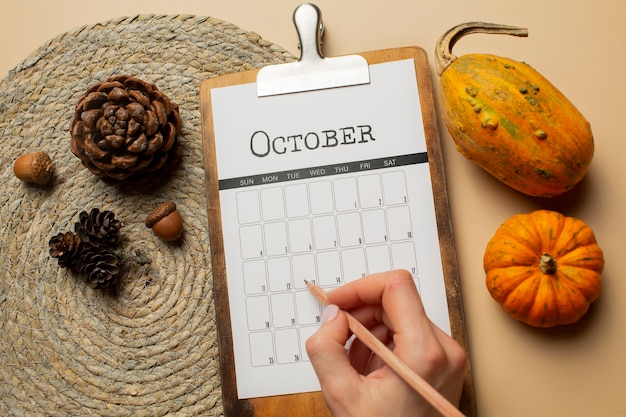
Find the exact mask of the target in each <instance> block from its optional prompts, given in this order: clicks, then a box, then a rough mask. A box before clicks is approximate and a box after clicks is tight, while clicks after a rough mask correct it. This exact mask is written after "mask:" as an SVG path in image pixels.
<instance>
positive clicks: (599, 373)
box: [0, 0, 626, 417]
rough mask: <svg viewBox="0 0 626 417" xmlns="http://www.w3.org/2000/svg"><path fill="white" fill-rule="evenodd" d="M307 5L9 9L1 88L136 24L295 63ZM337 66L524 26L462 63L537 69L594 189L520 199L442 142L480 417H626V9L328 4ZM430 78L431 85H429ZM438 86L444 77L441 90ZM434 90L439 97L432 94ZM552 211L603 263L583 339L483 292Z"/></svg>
mask: <svg viewBox="0 0 626 417" xmlns="http://www.w3.org/2000/svg"><path fill="white" fill-rule="evenodd" d="M298 4H300V1H289V0H265V1H262V2H261V1H250V0H248V1H226V0H221V1H219V2H218V1H210V0H205V1H201V0H196V1H184V2H182V1H173V0H141V1H140V0H108V1H104V2H80V1H76V0H55V1H47V0H46V1H44V0H41V1H29V0H3V2H2V5H1V6H0V7H1V8H2V12H1V13H0V76H2V77H4V76H5V75H6V73H7V71H9V70H10V69H11V68H12V67H13V66H15V65H16V64H18V63H19V62H20V61H21V60H22V59H24V58H26V56H28V54H29V53H30V52H31V51H33V50H35V49H37V48H38V47H39V46H41V45H43V44H44V43H45V42H46V41H47V40H49V39H51V38H53V37H54V36H56V35H58V34H61V33H64V32H68V31H70V30H72V29H73V28H76V27H79V26H82V25H86V24H91V23H96V22H100V21H105V20H109V19H112V18H116V17H120V16H128V15H134V14H139V13H157V14H160V13H162V14H195V15H202V16H212V17H216V18H219V19H222V20H226V21H228V22H231V23H233V24H235V25H237V26H239V27H241V28H242V29H245V30H249V31H254V32H257V33H259V34H260V35H261V36H262V37H264V38H265V39H267V40H269V41H271V42H273V43H276V44H278V45H281V46H283V47H284V48H286V49H287V50H289V51H291V52H293V53H294V54H297V47H296V45H297V36H296V33H295V30H294V27H293V24H292V23H291V16H292V13H293V11H294V9H295V8H296V7H297V5H298ZM316 4H317V5H318V6H319V7H320V8H321V9H322V12H323V17H324V22H325V25H326V37H325V45H324V52H325V54H326V55H327V56H333V55H338V54H346V53H352V52H360V51H366V50H374V49H381V48H393V47H401V46H410V45H418V46H421V47H423V48H424V49H426V50H427V51H428V53H429V57H430V59H431V67H432V68H434V66H433V65H432V62H433V60H432V58H433V50H434V46H435V42H436V40H437V39H438V37H439V36H440V34H441V33H443V32H444V31H445V30H447V29H448V28H450V27H452V26H454V25H456V24H458V23H461V22H466V21H472V20H482V21H489V22H497V23H506V24H513V25H519V26H525V27H527V28H528V29H529V32H530V34H529V37H528V38H526V39H524V38H512V37H504V36H493V35H492V36H489V35H473V36H471V37H468V38H465V39H464V40H462V41H461V42H460V43H459V44H457V46H456V47H455V49H454V52H455V54H457V55H462V54H464V53H469V52H484V53H493V54H497V55H503V56H508V57H511V58H513V59H517V60H523V61H525V62H528V63H529V64H531V65H533V66H534V67H535V68H536V69H537V70H538V71H540V72H541V73H542V74H543V75H545V76H546V77H547V78H548V79H550V80H551V81H552V82H553V83H554V84H555V85H556V86H557V87H558V88H559V89H561V90H562V91H563V92H564V93H565V95H566V96H568V97H569V98H570V100H571V101H572V102H573V103H574V104H575V105H576V106H577V107H578V108H579V110H581V112H582V113H583V114H584V115H585V116H586V117H587V119H588V120H589V121H590V122H591V125H592V128H593V131H594V136H595V141H596V142H595V143H596V153H595V156H594V160H593V163H592V166H591V168H590V170H589V172H588V175H587V177H586V178H585V180H584V181H583V182H582V183H581V184H580V185H579V187H577V188H576V189H575V190H574V191H573V192H571V193H569V194H568V195H566V196H562V197H560V198H557V199H553V200H540V199H533V198H529V197H526V196H523V195H521V194H519V193H517V192H515V191H513V190H511V189H509V188H507V187H506V186H504V185H502V184H500V183H499V182H498V181H496V180H494V179H493V178H491V177H490V176H489V175H488V174H486V173H484V172H483V171H482V170H480V169H479V168H477V167H476V166H474V165H473V164H472V163H471V162H468V161H467V160H466V159H465V158H464V157H463V156H462V155H460V154H459V153H458V152H456V150H455V148H454V146H453V143H452V141H451V139H450V136H449V135H448V134H447V132H445V128H442V129H441V131H442V136H443V137H442V139H443V143H444V152H445V164H446V173H447V182H448V190H449V193H450V201H451V209H452V221H453V225H454V231H455V235H456V241H457V254H458V259H459V263H460V272H461V279H462V290H463V297H464V302H465V313H466V320H467V323H466V324H467V328H468V332H469V339H470V349H471V352H470V353H471V360H472V365H473V369H474V380H475V384H476V390H477V399H478V410H479V415H480V416H482V417H502V416H507V417H517V416H528V415H532V416H568V417H578V416H580V417H583V416H584V417H588V416H602V417H614V416H626V400H625V399H626V384H625V383H624V374H626V359H624V357H623V355H624V353H625V352H626V332H625V330H624V329H625V327H626V326H625V324H624V321H625V320H626V302H625V301H626V279H624V277H623V276H622V272H621V271H622V268H621V267H619V265H618V264H619V260H620V259H623V258H624V250H623V242H622V238H623V237H624V236H626V226H625V225H624V221H623V215H624V213H626V197H625V194H624V192H623V191H624V186H625V184H626V175H625V172H626V168H625V167H626V162H624V155H625V154H626V137H625V134H624V131H625V129H624V123H625V122H626V82H624V80H622V77H624V74H626V56H625V54H624V47H623V44H624V41H626V25H624V18H625V17H626V2H624V1H623V0H599V1H598V0H595V1H592V0H572V1H570V2H562V1H560V0H523V1H519V0H511V1H506V2H504V1H502V2H496V1H493V0H492V1H487V0H473V1H467V0H439V1H426V0H385V1H383V2H379V1H374V0H360V1H355V0H352V1H347V0H344V1H337V0H318V1H317V2H316ZM433 75H434V71H433ZM435 80H436V77H435ZM435 86H437V84H436V81H435ZM537 208H551V209H557V210H560V211H562V212H563V213H565V214H567V215H571V216H575V217H578V218H581V219H582V220H584V221H586V222H587V223H588V224H589V225H590V226H591V227H592V228H593V229H594V230H595V232H596V236H597V238H598V241H599V243H600V245H601V247H602V248H603V250H604V253H605V257H606V268H605V273H604V275H603V278H604V288H603V292H602V295H601V298H600V299H599V300H598V301H597V302H596V303H595V304H594V306H593V308H592V310H591V311H590V313H589V314H588V315H587V316H586V317H585V318H583V320H582V321H581V322H579V323H578V324H577V325H575V326H571V327H568V328H559V329H552V330H536V329H532V328H530V327H528V326H525V325H523V324H520V323H517V322H515V321H513V320H512V319H510V318H509V317H508V316H506V315H505V314H504V313H503V312H502V310H501V309H500V307H499V306H498V305H497V304H496V303H495V302H494V301H492V300H491V298H490V296H489V294H488V293H487V291H486V289H485V285H484V276H483V271H482V255H483V250H484V247H485V245H486V243H487V241H488V240H489V238H490V237H491V235H492V234H493V232H494V231H495V230H496V228H497V227H498V226H499V225H500V224H501V223H502V222H503V221H504V220H506V219H507V218H508V217H509V216H511V215H513V214H517V213H522V212H528V211H530V210H533V209H537Z"/></svg>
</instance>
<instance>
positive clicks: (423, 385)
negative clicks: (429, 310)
mask: <svg viewBox="0 0 626 417" xmlns="http://www.w3.org/2000/svg"><path fill="white" fill-rule="evenodd" d="M305 282H306V285H307V287H308V289H309V291H310V292H311V294H313V296H314V297H315V298H317V299H318V300H319V301H320V302H321V303H322V304H323V305H324V306H327V305H328V304H329V301H328V296H327V295H326V292H324V290H323V289H322V288H321V287H319V286H317V285H315V284H313V283H312V282H309V281H306V280H305ZM343 312H344V314H345V315H346V318H347V319H348V326H349V327H350V330H351V331H352V333H354V335H355V336H356V337H357V338H359V340H360V341H361V342H363V344H364V345H365V346H367V347H368V348H369V349H370V350H371V351H372V353H374V354H375V355H376V356H378V357H379V358H380V359H382V360H383V361H384V362H385V363H386V364H387V366H389V367H390V368H391V369H393V371H394V372H396V374H398V376H399V377H400V378H402V379H403V380H404V381H405V382H406V383H407V384H409V386H410V387H411V388H413V389H414V390H415V391H416V392H417V393H418V394H420V395H421V396H422V397H424V399H426V400H427V401H428V402H429V403H430V404H431V405H432V406H433V407H435V409H437V410H438V411H439V412H440V413H441V414H442V415H443V416H445V417H463V413H461V412H460V411H459V409H458V408H456V407H455V406H454V405H452V403H450V402H449V401H448V400H447V399H446V398H445V397H444V396H443V395H441V394H440V393H439V391H437V390H436V389H434V388H433V387H432V386H431V385H430V384H429V383H428V382H426V380H424V378H422V377H421V376H419V375H418V374H417V373H415V371H413V370H412V369H411V368H409V366H408V365H407V364H405V363H404V362H402V360H400V358H398V357H397V356H396V355H394V354H393V352H392V351H391V350H390V349H389V348H388V347H387V346H386V345H385V344H384V343H383V342H381V341H380V340H378V339H377V338H376V336H374V335H373V334H372V333H371V332H370V331H369V330H368V329H367V328H366V327H365V326H363V325H362V324H361V323H360V322H359V321H358V320H357V319H355V318H354V316H352V314H350V313H348V312H347V311H345V310H343Z"/></svg>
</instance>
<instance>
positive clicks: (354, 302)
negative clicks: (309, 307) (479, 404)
mask: <svg viewBox="0 0 626 417" xmlns="http://www.w3.org/2000/svg"><path fill="white" fill-rule="evenodd" d="M328 299H329V302H330V303H331V304H330V305H329V306H328V307H327V308H326V310H325V311H324V320H323V323H322V326H321V327H320V329H319V330H318V331H317V332H316V333H315V334H314V335H312V336H311V337H310V338H309V339H308V340H307V342H306V348H307V353H308V355H309V358H310V359H311V363H312V364H313V367H314V369H315V372H316V373H317V376H318V378H319V380H320V384H321V386H322V392H323V394H324V398H325V399H326V402H327V404H328V407H329V408H330V410H331V412H332V413H333V416H335V417H350V416H359V417H367V416H377V417H378V416H395V417H403V416H412V417H415V416H420V417H425V416H438V415H439V414H438V413H437V411H436V410H435V409H434V408H433V407H432V406H431V405H430V404H429V403H428V402H427V401H426V400H425V399H424V398H422V397H421V396H420V395H419V394H418V393H416V392H415V391H414V390H413V389H412V388H411V387H409V385H407V384H406V383H405V382H404V381H403V380H402V379H401V378H400V377H399V376H398V375H396V374H395V372H394V371H393V370H391V369H390V368H389V367H388V366H387V365H385V364H384V363H383V362H382V360H381V359H380V358H378V357H377V356H373V355H372V353H371V352H370V351H369V349H368V348H367V347H366V346H365V345H363V344H362V343H361V342H360V341H359V340H358V339H355V340H354V341H352V343H351V345H350V348H349V351H348V353H347V354H346V350H345V344H346V342H347V341H348V339H349V337H350V335H351V334H350V330H349V328H348V321H347V319H346V316H345V314H344V313H343V312H342V311H340V308H341V309H343V310H347V311H349V312H350V313H351V314H352V315H353V316H354V317H355V318H356V319H357V320H359V321H360V322H361V323H362V324H363V325H364V326H365V327H367V328H368V329H369V330H370V332H372V333H373V334H374V335H375V336H376V337H377V338H378V339H379V340H381V341H382V342H383V343H384V344H386V345H387V346H388V347H389V348H390V349H391V350H392V351H393V352H394V354H395V355H396V356H397V357H398V358H399V359H401V360H402V361H403V362H405V363H406V364H407V365H408V366H409V367H410V368H411V369H413V370H414V371H415V372H417V373H418V374H419V375H420V376H422V378H424V379H425V380H426V381H427V382H428V383H429V384H430V385H432V386H433V387H434V388H435V389H436V390H438V391H439V392H440V393H441V394H442V395H443V396H444V397H446V398H447V399H448V401H450V402H452V403H453V404H458V402H459V398H460V395H461V389H462V384H463V375H464V370H465V363H466V360H467V358H466V354H465V351H464V350H463V348H462V347H461V346H460V345H459V344H458V343H456V342H455V341H454V340H453V339H452V338H450V337H449V336H448V335H447V334H445V333H444V332H443V331H442V330H441V329H439V328H438V327H437V326H435V325H434V324H433V323H432V322H431V321H430V320H429V319H428V317H427V316H426V314H425V312H424V308H423V305H422V302H421V299H420V297H419V294H418V292H417V289H416V288H415V283H414V281H413V278H412V277H411V275H410V274H409V273H408V272H407V271H403V270H397V271H391V272H385V273H380V274H373V275H369V276H367V277H364V278H362V279H360V280H357V281H354V282H351V283H349V284H346V285H344V286H342V287H339V288H337V289H335V290H333V291H331V292H329V293H328Z"/></svg>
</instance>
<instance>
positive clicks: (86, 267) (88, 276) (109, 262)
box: [78, 246, 121, 288]
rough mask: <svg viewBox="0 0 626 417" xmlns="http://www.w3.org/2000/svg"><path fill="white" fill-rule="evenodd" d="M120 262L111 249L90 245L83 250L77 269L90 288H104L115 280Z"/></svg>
mask: <svg viewBox="0 0 626 417" xmlns="http://www.w3.org/2000/svg"><path fill="white" fill-rule="evenodd" d="M120 263H121V261H120V258H119V257H118V256H117V255H116V254H115V253H114V252H113V251H112V250H110V249H103V248H96V247H93V246H91V247H86V248H85V249H84V250H83V253H82V254H81V257H80V262H79V264H80V266H79V269H78V270H79V272H80V273H81V274H83V275H84V276H85V280H86V281H87V284H89V286H90V287H91V288H106V287H109V286H110V285H112V284H114V283H115V282H116V281H117V276H118V274H119V272H120Z"/></svg>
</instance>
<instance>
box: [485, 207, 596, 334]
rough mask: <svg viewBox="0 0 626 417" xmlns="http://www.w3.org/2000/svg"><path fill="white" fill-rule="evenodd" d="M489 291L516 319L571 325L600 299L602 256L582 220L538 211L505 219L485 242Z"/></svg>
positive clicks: (539, 323)
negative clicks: (486, 242) (487, 241)
mask: <svg viewBox="0 0 626 417" xmlns="http://www.w3.org/2000/svg"><path fill="white" fill-rule="evenodd" d="M483 266H484V269H485V273H486V274H487V277H486V283H487V289H488V290H489V293H490V294H491V296H492V297H493V298H494V299H495V300H496V301H497V302H499V303H500V304H501V305H502V307H503V308H504V310H505V311H506V312H507V313H509V314H510V315H511V316H512V317H513V318H514V319H516V320H520V321H523V322H524V323H526V324H529V325H531V326H535V327H552V326H556V325H562V324H570V323H574V322H575V321H577V320H578V319H579V318H581V317H582V316H583V315H584V314H585V313H586V312H587V310H588V308H589V305H590V304H591V303H592V302H593V301H595V300H596V299H597V298H598V296H599V295H600V288H601V273H602V270H603V268H604V256H603V254H602V250H601V249H600V247H599V246H598V244H597V242H596V238H595V235H594V233H593V230H591V228H590V227H589V226H588V225H587V224H585V223H584V222H583V221H582V220H579V219H576V218H573V217H566V216H564V215H562V214H560V213H558V212H555V211H549V210H537V211H534V212H532V213H529V214H518V215H515V216H513V217H511V218H509V219H508V220H506V221H505V222H504V223H503V224H502V225H501V226H500V227H499V228H498V229H497V230H496V232H495V234H494V236H493V237H492V238H491V240H490V241H489V243H488V244H487V248H486V250H485V255H484V259H483Z"/></svg>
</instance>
